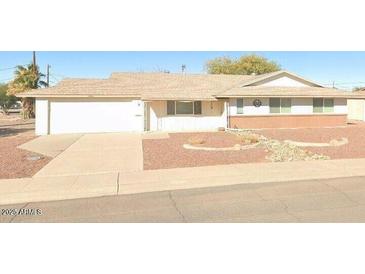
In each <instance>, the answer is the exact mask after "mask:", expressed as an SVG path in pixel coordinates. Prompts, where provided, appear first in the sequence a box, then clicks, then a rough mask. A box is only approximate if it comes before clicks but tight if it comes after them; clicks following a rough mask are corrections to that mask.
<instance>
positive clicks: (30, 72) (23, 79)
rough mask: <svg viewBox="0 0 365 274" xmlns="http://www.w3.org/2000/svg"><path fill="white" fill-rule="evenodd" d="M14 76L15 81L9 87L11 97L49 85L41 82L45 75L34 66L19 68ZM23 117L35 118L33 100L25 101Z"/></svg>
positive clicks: (26, 99) (27, 99)
mask: <svg viewBox="0 0 365 274" xmlns="http://www.w3.org/2000/svg"><path fill="white" fill-rule="evenodd" d="M14 75H15V77H14V80H13V81H11V82H10V83H9V86H8V94H9V95H15V96H16V94H17V93H19V92H24V91H27V90H31V89H37V88H41V87H46V86H47V83H46V82H44V81H42V80H41V79H42V78H43V77H44V76H45V75H44V74H42V73H40V71H39V67H38V66H35V65H33V64H29V65H27V66H17V68H16V70H15V72H14ZM23 117H24V118H25V119H28V118H32V117H34V100H33V99H30V98H24V99H23Z"/></svg>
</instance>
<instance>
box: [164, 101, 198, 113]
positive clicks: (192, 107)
mask: <svg viewBox="0 0 365 274" xmlns="http://www.w3.org/2000/svg"><path fill="white" fill-rule="evenodd" d="M176 114H182V115H183V114H195V115H200V114H202V102H201V101H167V115H176Z"/></svg>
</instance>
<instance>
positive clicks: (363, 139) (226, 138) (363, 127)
mask: <svg viewBox="0 0 365 274" xmlns="http://www.w3.org/2000/svg"><path fill="white" fill-rule="evenodd" d="M251 132H252V133H257V134H259V135H261V136H262V135H263V136H264V137H266V138H268V140H269V144H272V145H271V147H270V146H269V147H268V146H266V149H265V148H263V147H262V146H258V147H255V148H251V149H248V150H239V151H202V150H189V149H185V148H183V145H184V144H188V143H189V140H190V139H191V138H192V137H193V138H194V139H197V140H199V138H200V137H201V138H202V139H204V140H205V142H204V144H201V145H200V144H196V145H195V146H204V147H216V148H220V147H232V146H234V145H235V144H237V143H239V140H238V139H237V137H236V136H235V135H234V134H231V133H227V132H206V133H170V138H166V139H149V140H143V155H144V169H164V168H179V167H193V166H206V165H222V164H235V163H254V162H268V161H281V160H282V159H284V160H285V161H288V160H289V161H291V160H325V159H344V158H365V123H362V122H358V123H356V124H349V125H348V126H346V127H337V128H335V127H334V128H305V129H267V130H252V131H251ZM341 138H347V139H348V144H345V145H341V146H327V147H300V148H298V147H295V146H292V145H288V144H285V143H284V142H282V141H285V140H291V141H298V142H310V143H329V142H331V140H334V139H336V140H338V139H341ZM270 140H271V141H270ZM275 140H279V141H280V142H276V141H275ZM273 149H274V150H273ZM281 150H284V151H281ZM288 151H289V153H288ZM283 155H284V156H283Z"/></svg>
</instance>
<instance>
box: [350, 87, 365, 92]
mask: <svg viewBox="0 0 365 274" xmlns="http://www.w3.org/2000/svg"><path fill="white" fill-rule="evenodd" d="M360 90H365V87H354V88H353V89H352V91H360Z"/></svg>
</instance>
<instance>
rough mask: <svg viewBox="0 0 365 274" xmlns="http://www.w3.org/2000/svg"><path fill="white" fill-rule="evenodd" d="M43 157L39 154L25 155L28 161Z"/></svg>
mask: <svg viewBox="0 0 365 274" xmlns="http://www.w3.org/2000/svg"><path fill="white" fill-rule="evenodd" d="M42 158H43V157H42V156H39V155H30V156H28V157H27V160H29V161H38V160H40V159H42Z"/></svg>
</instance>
